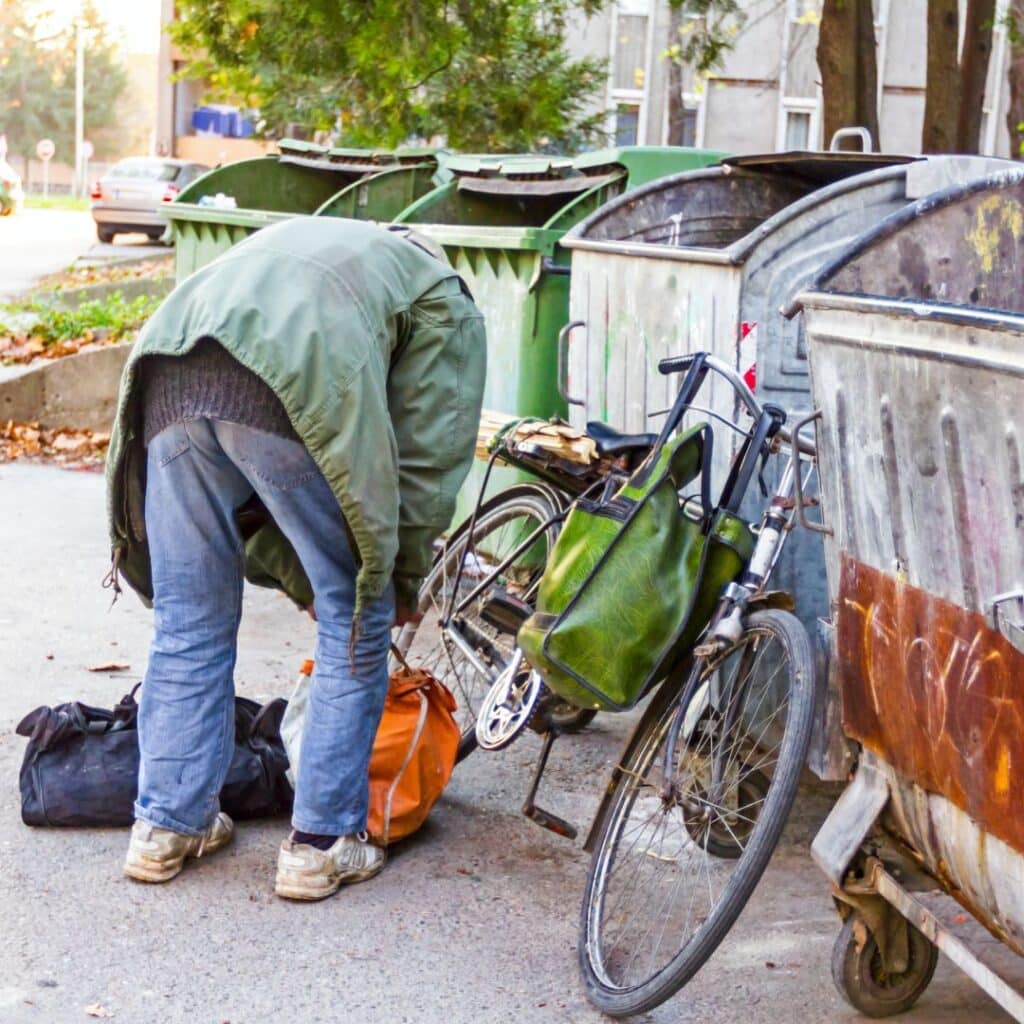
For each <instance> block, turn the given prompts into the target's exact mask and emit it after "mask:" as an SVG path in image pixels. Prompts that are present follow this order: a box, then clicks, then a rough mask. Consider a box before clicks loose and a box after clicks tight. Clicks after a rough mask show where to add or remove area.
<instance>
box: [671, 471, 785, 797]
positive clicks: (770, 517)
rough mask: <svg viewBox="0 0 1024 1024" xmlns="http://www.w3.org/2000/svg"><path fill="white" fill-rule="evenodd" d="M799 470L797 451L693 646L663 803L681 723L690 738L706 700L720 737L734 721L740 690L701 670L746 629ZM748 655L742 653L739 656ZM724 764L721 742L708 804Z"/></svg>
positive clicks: (716, 793)
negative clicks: (746, 557)
mask: <svg viewBox="0 0 1024 1024" xmlns="http://www.w3.org/2000/svg"><path fill="white" fill-rule="evenodd" d="M799 472H800V467H799V453H798V452H794V453H793V455H792V457H791V458H790V460H789V462H788V463H787V464H786V468H785V470H784V471H783V474H782V479H781V480H780V481H779V487H778V491H777V493H776V494H775V496H774V497H773V498H772V500H771V504H770V505H769V506H768V509H767V511H766V512H765V514H764V516H763V518H762V520H761V526H760V529H759V530H758V532H757V542H756V543H755V545H754V551H753V554H752V555H751V556H750V562H749V563H748V565H747V568H746V571H745V572H744V573H743V575H742V576H741V577H740V579H739V582H734V583H728V584H726V586H725V587H724V588H723V590H722V596H721V599H720V600H719V602H718V607H717V608H716V609H715V613H714V614H713V615H712V617H711V621H710V623H709V624H708V628H707V630H706V632H705V638H706V639H705V640H704V641H703V643H700V644H698V645H697V646H696V647H694V649H693V653H694V655H695V658H694V664H693V668H692V669H691V670H690V674H689V676H688V677H687V680H686V685H685V686H684V687H683V692H682V694H681V696H680V699H679V705H678V707H677V709H676V713H675V716H674V717H673V719H672V724H671V725H670V726H669V733H668V737H667V739H666V743H665V759H664V764H663V771H662V784H661V794H660V795H661V798H662V800H664V801H666V802H668V801H671V800H673V799H675V797H676V793H675V792H674V781H673V780H674V776H675V771H674V770H673V766H674V765H675V763H676V748H677V746H678V743H679V737H680V734H682V733H683V732H684V726H685V735H684V742H689V740H690V736H691V735H692V734H693V730H694V729H695V728H696V727H697V725H698V723H699V721H700V718H701V716H702V714H703V712H704V710H705V702H706V708H707V709H710V710H712V711H714V712H715V714H716V715H718V716H719V717H720V718H721V719H722V722H723V730H722V736H723V737H727V736H728V735H729V734H730V733H731V731H732V729H733V726H734V725H735V724H736V721H735V720H736V715H737V714H738V711H737V709H738V708H739V706H740V704H741V703H742V696H743V694H742V692H739V693H737V692H733V688H732V687H725V689H727V690H728V691H729V692H722V690H723V687H722V685H721V679H720V676H719V673H718V672H717V671H712V672H710V673H707V672H706V671H705V670H706V668H707V664H708V661H709V660H710V659H711V658H713V657H714V656H715V655H719V654H721V653H723V652H724V651H726V650H728V649H729V648H730V647H731V646H733V645H734V644H736V643H738V642H739V640H740V637H742V636H743V630H744V628H745V619H746V613H747V607H748V605H749V604H750V602H751V600H752V599H753V598H755V597H757V596H758V595H760V594H762V593H763V592H764V589H765V586H766V584H767V582H768V580H769V578H770V577H771V574H772V571H773V570H774V568H775V565H776V563H777V562H778V560H779V555H780V554H781V552H782V545H783V543H784V542H785V539H786V535H787V533H788V532H789V530H790V529H791V513H792V509H793V501H792V494H793V490H794V487H800V484H799V483H796V484H795V483H794V481H795V480H796V474H797V473H799ZM800 491H801V493H802V491H803V488H802V487H800ZM747 656H748V655H746V654H745V655H744V657H747ZM737 675H738V676H739V678H743V676H742V675H740V673H737ZM702 689H703V690H704V692H703V694H701V696H700V704H698V705H694V698H695V697H697V695H698V694H699V693H700V692H701V690H702ZM727 762H728V747H727V744H726V743H724V742H723V743H721V744H718V745H717V746H716V747H715V750H714V752H713V756H712V761H711V784H710V787H709V792H708V800H709V802H710V803H712V804H718V805H722V804H723V797H724V792H723V791H724V789H725V788H726V786H727V783H728V780H727V779H726V777H725V768H726V764H727Z"/></svg>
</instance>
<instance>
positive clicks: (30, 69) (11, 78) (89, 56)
mask: <svg viewBox="0 0 1024 1024" xmlns="http://www.w3.org/2000/svg"><path fill="white" fill-rule="evenodd" d="M0 3H2V4H3V8H2V13H0V132H4V133H5V134H6V136H7V144H8V149H9V152H11V153H12V154H14V155H17V156H21V157H23V158H27V157H29V156H31V155H32V154H33V153H34V152H35V146H36V143H37V142H38V141H39V140H40V139H42V138H50V139H53V141H54V142H55V143H56V146H57V157H56V158H57V159H58V160H62V161H64V162H65V163H72V162H73V161H74V146H75V142H74V138H75V32H74V29H73V28H72V29H67V30H65V31H63V32H59V33H56V34H49V35H46V34H45V32H44V30H43V28H42V23H41V22H40V20H39V19H38V18H36V17H33V16H32V15H31V13H30V12H29V11H28V10H27V9H26V5H24V4H20V3H15V2H13V0H0ZM83 22H84V25H85V90H84V104H85V111H84V113H85V135H86V138H88V139H89V140H90V141H91V142H92V143H93V145H94V146H95V149H96V156H97V157H98V158H103V157H104V156H108V155H110V154H111V153H114V152H116V151H117V148H118V138H117V132H116V123H117V117H116V113H115V107H116V104H117V101H118V98H119V97H120V96H121V94H122V93H123V92H124V90H125V88H126V86H127V82H128V77H127V74H126V72H125V70H124V68H123V66H122V64H121V62H120V60H119V58H118V55H117V49H116V46H115V44H114V43H113V41H112V40H111V39H110V34H109V30H108V28H107V26H106V24H105V23H104V22H103V20H102V19H101V18H100V16H99V14H98V13H97V11H96V8H95V7H94V6H93V5H92V3H86V4H85V6H84V9H83Z"/></svg>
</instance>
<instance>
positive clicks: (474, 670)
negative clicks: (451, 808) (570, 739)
mask: <svg viewBox="0 0 1024 1024" xmlns="http://www.w3.org/2000/svg"><path fill="white" fill-rule="evenodd" d="M551 430H555V431H556V432H557V431H558V430H564V431H565V433H566V434H569V435H572V436H573V437H575V438H582V439H583V440H584V441H587V442H589V445H590V447H591V448H592V457H591V458H590V459H578V458H577V459H573V458H569V457H567V455H566V453H565V452H564V450H562V451H560V450H559V448H558V446H557V445H555V446H552V445H548V444H545V443H544V441H545V436H546V435H545V431H551ZM655 438H656V435H654V434H634V435H630V434H622V433H620V432H619V431H616V430H614V429H613V428H611V427H608V426H606V425H604V424H601V423H590V424H588V429H587V432H586V433H581V432H579V431H572V430H571V429H570V428H567V427H566V425H564V424H560V423H559V422H558V421H547V420H522V421H513V422H512V423H511V424H508V425H507V426H506V427H505V429H504V430H503V431H502V432H500V433H499V434H498V436H497V437H496V438H495V439H494V441H493V442H492V451H491V452H490V456H489V461H488V468H487V473H486V474H485V477H484V480H483V483H482V485H481V488H480V497H479V498H478V501H477V504H476V506H475V508H474V510H473V512H472V514H471V515H470V516H469V518H468V519H466V520H465V521H464V522H463V523H461V524H460V525H459V526H458V527H457V528H456V529H455V530H454V531H453V532H452V533H451V534H450V536H449V537H448V539H447V541H446V543H445V544H444V546H443V548H442V549H441V551H440V552H439V553H438V555H437V557H436V558H435V560H434V564H433V566H432V568H431V571H430V573H429V575H428V576H427V579H426V580H425V582H424V584H423V586H422V587H421V589H420V601H419V607H418V611H419V612H420V613H421V619H420V621H419V622H416V623H411V624H409V625H407V626H405V627H404V628H403V629H402V630H401V632H400V633H399V635H398V638H397V640H396V646H397V647H398V649H399V651H400V652H401V653H402V654H403V655H404V656H405V657H407V658H408V659H410V661H412V662H414V663H415V664H416V665H418V666H420V667H422V668H425V669H428V670H429V671H431V672H433V673H434V675H436V676H437V677H438V678H439V679H440V680H441V681H442V682H444V683H445V684H446V685H447V686H448V688H449V689H450V690H451V691H452V692H453V693H454V694H455V697H456V701H457V703H458V710H457V712H456V715H457V717H458V720H459V725H460V728H461V730H462V739H461V741H460V744H459V754H458V760H459V761H461V760H463V759H464V758H465V757H467V756H468V755H469V754H470V753H472V751H473V750H475V749H476V747H477V745H478V741H477V731H476V723H477V720H478V714H479V711H480V706H481V701H482V699H483V697H484V696H485V695H486V694H487V693H488V692H489V691H490V689H491V687H492V686H493V684H494V682H495V680H497V679H498V678H499V677H500V676H501V675H502V673H504V672H505V671H506V669H507V668H508V666H509V664H510V663H511V662H512V661H513V658H514V656H515V636H516V633H517V632H518V630H519V626H520V625H521V624H522V622H523V621H524V620H525V619H526V617H527V616H528V615H529V614H530V611H531V610H532V608H531V602H532V598H533V596H534V593H535V591H536V587H537V584H538V583H539V581H540V577H541V575H542V573H543V570H544V566H545V564H546V562H547V555H548V553H549V552H550V550H551V546H552V545H553V544H554V541H555V538H556V537H557V535H558V529H559V527H560V526H561V523H562V521H563V520H564V518H565V516H566V514H567V513H568V510H569V508H570V506H571V504H572V502H573V501H574V500H575V499H576V498H577V497H579V496H580V495H582V494H585V493H587V492H588V491H590V490H592V489H593V488H595V487H600V486H603V484H604V481H605V480H606V479H607V477H608V476H609V475H612V474H624V473H627V472H628V471H630V470H631V469H632V468H633V467H634V466H635V465H636V464H637V463H638V462H639V461H640V460H642V458H643V457H644V456H645V455H646V454H647V452H648V451H649V450H650V447H651V445H652V444H653V443H654V440H655ZM499 460H500V461H502V462H504V463H506V464H508V465H510V466H514V467H517V468H519V469H523V470H526V471H528V472H529V473H530V474H531V475H532V476H533V477H534V478H535V479H534V480H532V481H527V482H524V483H519V484H516V485H513V486H512V487H509V488H507V489H505V490H503V491H501V492H499V493H498V494H496V495H494V496H493V497H491V498H489V499H487V500H484V494H485V493H486V490H487V486H488V482H489V479H490V475H491V470H492V468H493V466H494V464H495V463H496V462H497V461H499ZM534 697H535V698H537V697H542V698H543V697H546V695H544V694H543V693H542V692H541V691H540V690H537V691H536V692H535V693H534ZM538 704H539V705H540V713H539V714H535V712H536V711H537V710H538V709H537V705H538ZM527 713H528V715H530V716H533V717H532V724H533V726H534V728H535V729H537V730H538V731H541V732H543V731H546V730H549V729H551V730H556V731H557V732H558V733H566V732H575V731H578V730H580V729H582V728H584V727H585V726H586V725H587V724H588V723H589V721H590V720H591V719H592V718H593V712H591V711H588V710H586V709H583V710H581V709H579V708H573V707H568V706H566V705H565V704H563V703H562V702H560V701H558V700H553V699H550V697H546V699H541V700H539V701H538V700H534V701H533V702H532V703H531V704H530V707H529V711H528V712H527ZM524 724H525V723H524ZM502 745H505V744H504V743H501V742H500V741H499V743H498V746H495V747H493V748H492V749H498V747H500V746H502ZM542 770H543V767H541V771H542ZM538 778H539V776H538ZM535 788H536V787H534V789H535ZM531 803H532V791H531V797H530V798H529V799H528V801H527V804H528V808H527V812H526V813H527V814H531V811H530V810H529V805H530V804H531ZM531 816H532V815H531Z"/></svg>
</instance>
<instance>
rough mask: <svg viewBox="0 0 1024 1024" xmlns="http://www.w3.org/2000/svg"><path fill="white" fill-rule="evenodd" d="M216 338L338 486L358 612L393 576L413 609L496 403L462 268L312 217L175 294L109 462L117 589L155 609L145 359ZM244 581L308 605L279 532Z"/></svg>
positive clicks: (133, 383) (126, 380)
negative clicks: (483, 415)
mask: <svg viewBox="0 0 1024 1024" xmlns="http://www.w3.org/2000/svg"><path fill="white" fill-rule="evenodd" d="M204 337H212V338H215V339H216V340H217V341H218V342H220V344H222V345H223V346H224V347H225V348H227V349H228V351H230V352H231V354H232V355H233V356H234V357H235V358H236V359H237V360H238V361H239V362H241V363H243V364H244V365H245V366H247V367H249V368H250V369H251V370H253V371H254V372H255V373H257V374H258V375H259V376H260V377H261V378H262V379H263V380H264V381H266V382H267V384H269V385H270V387H271V388H272V389H273V390H274V391H275V392H276V394H277V395H278V397H279V398H280V399H281V401H282V403H283V404H284V407H285V409H286V410H287V412H288V416H289V418H290V419H291V422H292V425H293V426H294V428H295V431H296V433H297V434H298V435H299V437H300V438H302V441H303V442H304V443H305V445H306V447H307V449H308V450H309V452H310V453H311V454H312V456H313V458H314V459H315V460H316V463H317V465H318V466H319V467H320V470H321V471H322V472H323V474H324V477H325V478H326V479H327V482H328V483H329V484H330V486H331V489H332V490H333V492H334V494H335V496H336V497H337V499H338V504H339V506H340V507H341V510H342V512H343V513H344V516H345V520H346V522H347V524H348V528H349V532H350V535H351V537H352V539H353V540H354V542H355V546H356V550H357V553H358V557H359V560H360V570H359V577H358V581H357V610H358V608H361V607H362V606H363V604H364V603H365V601H366V600H367V599H371V598H374V597H378V596H380V595H381V594H382V593H383V592H384V590H385V588H386V587H387V584H388V581H389V580H390V579H391V578H392V576H393V577H394V580H395V587H396V592H397V595H398V599H399V601H400V603H402V604H405V605H414V604H415V597H416V592H417V590H418V588H419V585H420V583H421V581H422V579H423V577H424V576H425V575H426V573H427V570H428V569H429V566H430V562H431V557H432V545H433V542H434V540H435V539H436V538H437V537H438V536H439V534H440V533H441V532H442V531H443V530H445V529H446V528H447V527H448V525H449V522H450V520H451V517H452V514H453V512H454V507H455V495H456V492H457V491H458V489H459V487H460V485H461V484H462V481H463V480H464V479H465V476H466V474H467V472H468V471H469V467H470V464H471V462H472V459H473V450H474V445H475V441H476V433H477V425H478V422H479V417H480V404H481V401H482V396H483V386H484V370H485V365H486V349H485V337H484V326H483V317H482V315H481V314H480V311H479V310H478V309H477V307H476V306H475V305H474V304H473V302H472V300H471V299H470V298H468V295H467V293H466V292H465V291H464V288H463V286H462V283H461V281H460V280H459V278H458V276H457V275H456V273H455V271H454V270H452V268H451V267H449V266H448V265H447V264H445V263H442V262H441V261H440V260H436V259H434V258H433V257H431V256H429V255H428V254H427V253H425V252H424V251H423V250H421V249H420V248H418V247H417V246H415V245H413V244H412V243H410V242H409V241H407V240H406V239H404V238H401V237H399V236H396V235H394V234H392V233H391V232H388V231H385V230H384V229H382V228H378V227H375V226H373V225H369V224H366V223H362V222H359V221H350V220H342V219H339V218H331V217H300V218H295V219H294V220H288V221H284V222H282V223H280V224H276V225H274V226H273V227H268V228H265V229H263V230H262V231H259V232H258V233H256V234H254V235H252V236H251V237H250V238H248V239H246V240H245V241H244V242H242V243H240V244H239V245H237V246H235V247H234V248H233V249H231V250H229V251H228V252H227V253H225V254H224V255H223V256H221V257H220V258H219V259H217V260H215V261H214V262H213V263H211V264H209V265H208V266H206V267H204V268H202V269H201V270H199V271H197V272H196V273H195V274H193V275H192V276H191V277H189V278H188V279H187V280H186V281H184V282H182V284H180V285H179V286H178V287H177V288H176V289H175V290H174V291H173V292H172V293H171V295H170V296H169V297H168V298H167V301H166V302H164V304H163V305H162V306H161V307H160V308H159V309H158V310H157V312H156V313H155V314H154V315H153V316H152V318H151V319H150V320H149V322H148V323H147V324H146V326H145V327H144V328H143V330H142V332H141V333H140V335H139V339H138V341H137V342H136V344H135V347H134V349H133V350H132V354H131V356H130V358H129V360H128V363H127V365H126V366H125V368H124V374H123V376H122V378H121V389H120V395H119V398H118V409H117V417H116V420H115V423H114V429H113V432H112V438H111V442H110V451H109V454H108V456H107V505H108V516H109V523H110V536H111V542H112V545H113V557H114V566H115V571H114V573H113V577H112V578H113V579H114V581H115V582H116V578H117V570H118V569H119V570H120V572H121V573H122V574H123V575H124V578H125V579H126V580H127V581H128V582H129V583H130V584H131V586H132V587H133V588H134V589H135V590H136V591H137V592H138V593H139V594H140V596H141V597H142V598H143V600H145V601H146V602H147V603H148V602H149V601H151V600H152V582H151V576H150V564H149V552H148V549H147V546H146V532H145V519H144V508H145V505H144V498H145V486H146V483H145V479H146V478H145V462H146V453H145V448H144V446H143V441H142V419H141V403H140V395H139V391H140V389H139V387H138V381H139V373H138V370H139V362H140V360H142V359H144V358H145V357H146V356H148V355H154V354H164V355H184V354H185V353H186V352H188V351H189V350H190V349H191V348H192V346H193V345H195V343H196V342H197V341H199V339H200V338H204ZM246 575H247V576H248V577H249V578H250V579H251V580H253V581H254V582H258V583H263V584H274V585H277V586H280V587H281V588H282V589H284V590H285V591H286V592H288V593H289V594H290V596H291V597H292V598H293V599H295V600H296V601H298V602H299V603H300V604H308V603H309V602H310V598H311V592H310V588H309V583H308V581H307V580H306V578H305V574H304V573H303V572H302V569H301V566H300V565H299V563H298V560H297V558H296V557H295V554H294V552H293V551H292V550H291V547H290V545H289V544H288V543H287V541H286V540H285V539H284V537H283V535H282V534H281V533H280V532H279V531H278V530H277V528H276V526H275V525H274V524H273V522H270V523H268V524H267V525H265V526H263V527H261V528H260V529H259V530H258V531H257V532H256V534H255V535H253V536H252V537H250V538H249V540H248V541H247V544H246Z"/></svg>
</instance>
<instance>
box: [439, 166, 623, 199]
mask: <svg viewBox="0 0 1024 1024" xmlns="http://www.w3.org/2000/svg"><path fill="white" fill-rule="evenodd" d="M622 174H623V172H622V171H621V170H619V171H612V172H611V173H609V174H577V175H574V176H573V177H571V178H537V179H532V178H516V177H500V178H499V177H494V178H488V177H482V178H474V177H460V178H459V179H458V189H459V191H460V192H476V193H482V194H484V195H491V196H501V195H509V196H555V195H565V196H574V195H578V194H579V193H581V192H587V191H589V190H590V189H592V188H595V187H597V186H598V185H607V184H608V183H609V182H612V181H615V179H616V178H619V177H621V176H622Z"/></svg>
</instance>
